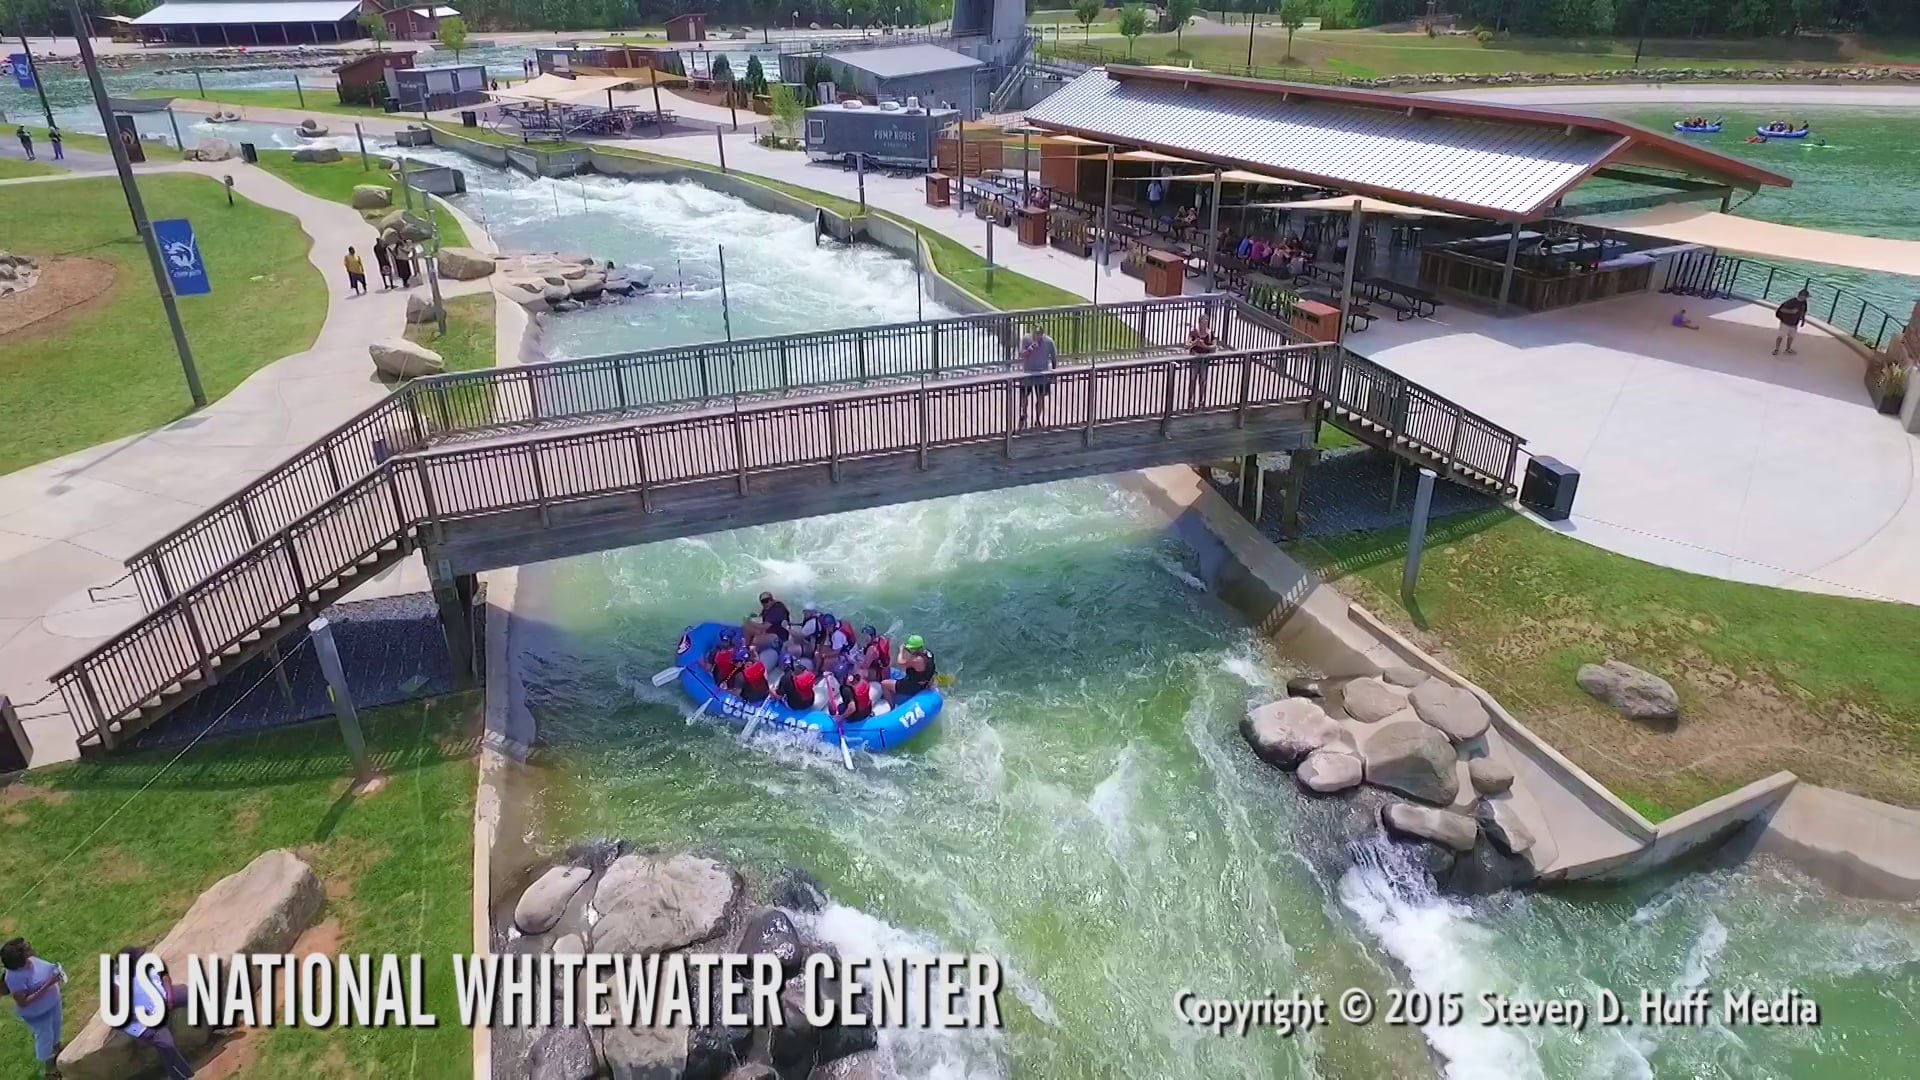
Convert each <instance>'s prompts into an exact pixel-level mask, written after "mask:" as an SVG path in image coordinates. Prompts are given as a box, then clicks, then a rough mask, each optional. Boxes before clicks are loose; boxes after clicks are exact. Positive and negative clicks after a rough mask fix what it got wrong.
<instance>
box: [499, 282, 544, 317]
mask: <svg viewBox="0 0 1920 1080" xmlns="http://www.w3.org/2000/svg"><path fill="white" fill-rule="evenodd" d="M493 287H494V289H495V290H496V291H498V292H499V293H500V295H501V296H504V297H506V298H507V299H509V300H511V301H513V302H514V303H516V304H519V305H520V306H521V307H527V308H533V309H535V310H540V309H542V308H545V307H546V306H547V283H546V282H544V281H542V280H540V279H539V278H537V277H529V276H526V275H523V274H503V275H501V276H500V278H499V279H498V280H496V281H495V282H494V283H493Z"/></svg>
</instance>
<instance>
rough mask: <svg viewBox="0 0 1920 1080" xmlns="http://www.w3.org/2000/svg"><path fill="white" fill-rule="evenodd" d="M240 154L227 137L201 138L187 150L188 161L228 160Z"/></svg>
mask: <svg viewBox="0 0 1920 1080" xmlns="http://www.w3.org/2000/svg"><path fill="white" fill-rule="evenodd" d="M238 154H239V151H238V150H235V149H234V146H233V144H232V143H230V142H228V141H227V140H225V139H201V140H200V141H199V142H197V143H195V144H194V146H193V149H191V150H188V151H187V160H188V161H226V160H228V159H229V158H232V157H235V156H236V155H238Z"/></svg>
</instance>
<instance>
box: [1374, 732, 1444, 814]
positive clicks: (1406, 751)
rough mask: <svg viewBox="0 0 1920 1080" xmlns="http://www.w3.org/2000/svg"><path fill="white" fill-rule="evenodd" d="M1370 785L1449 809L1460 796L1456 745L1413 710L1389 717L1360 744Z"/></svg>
mask: <svg viewBox="0 0 1920 1080" xmlns="http://www.w3.org/2000/svg"><path fill="white" fill-rule="evenodd" d="M1360 760H1361V761H1362V762H1364V763H1365V764H1366V770H1367V782H1368V783H1370V784H1378V785H1379V786H1381V787H1384V788H1392V789H1393V790H1394V791H1397V792H1399V793H1401V794H1402V795H1410V796H1412V797H1413V798H1416V799H1419V800H1420V801H1421V802H1428V803H1433V804H1434V805H1435V806H1446V805H1448V804H1449V803H1451V802H1453V799H1454V796H1455V795H1458V794H1459V793H1460V777H1459V770H1458V769H1457V768H1456V764H1457V763H1458V761H1459V758H1458V757H1457V756H1456V755H1455V754H1454V750H1453V744H1452V743H1450V742H1448V741H1447V737H1446V736H1445V735H1442V734H1441V733H1440V729H1438V728H1436V727H1433V726H1431V725H1429V724H1427V723H1425V722H1423V721H1421V720H1420V719H1419V718H1418V717H1417V716H1415V715H1414V714H1413V712H1412V710H1406V711H1403V712H1401V713H1400V714H1399V715H1398V716H1395V717H1390V718H1388V719H1386V720H1383V721H1381V723H1380V724H1379V725H1378V726H1377V727H1374V728H1373V729H1371V730H1370V731H1368V732H1367V737H1366V738H1365V740H1363V741H1362V742H1361V743H1360Z"/></svg>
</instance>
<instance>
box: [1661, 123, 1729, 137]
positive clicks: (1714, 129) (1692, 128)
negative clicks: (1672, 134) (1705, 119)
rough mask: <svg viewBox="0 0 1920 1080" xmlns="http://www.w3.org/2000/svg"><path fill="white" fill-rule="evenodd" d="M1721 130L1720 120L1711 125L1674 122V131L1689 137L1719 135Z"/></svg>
mask: <svg viewBox="0 0 1920 1080" xmlns="http://www.w3.org/2000/svg"><path fill="white" fill-rule="evenodd" d="M1720 128H1721V123H1720V121H1718V120H1715V121H1714V122H1713V123H1711V124H1685V123H1682V122H1680V121H1678V120H1675V121H1674V122H1673V130H1675V131H1678V132H1681V133H1683V134H1687V135H1713V134H1716V133H1718V132H1719V130H1720Z"/></svg>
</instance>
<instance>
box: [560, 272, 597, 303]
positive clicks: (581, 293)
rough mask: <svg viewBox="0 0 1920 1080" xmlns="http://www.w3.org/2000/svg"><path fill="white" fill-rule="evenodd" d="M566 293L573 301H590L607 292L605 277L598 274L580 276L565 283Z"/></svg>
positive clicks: (590, 273)
mask: <svg viewBox="0 0 1920 1080" xmlns="http://www.w3.org/2000/svg"><path fill="white" fill-rule="evenodd" d="M567 291H568V292H569V293H571V294H572V296H573V298H574V299H575V300H591V299H593V298H594V297H596V296H599V295H600V294H601V293H603V292H606V291H607V275H605V274H602V273H598V272H589V273H586V274H582V275H581V276H580V277H578V278H573V279H571V280H569V281H568V282H567Z"/></svg>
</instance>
